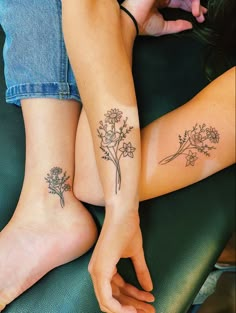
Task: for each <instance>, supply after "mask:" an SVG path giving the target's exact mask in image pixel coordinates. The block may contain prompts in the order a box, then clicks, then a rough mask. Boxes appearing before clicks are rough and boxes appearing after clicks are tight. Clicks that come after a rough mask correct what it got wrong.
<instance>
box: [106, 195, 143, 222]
mask: <svg viewBox="0 0 236 313" xmlns="http://www.w3.org/2000/svg"><path fill="white" fill-rule="evenodd" d="M123 198H124V199H126V200H125V201H124V200H123V201H121V200H120V199H109V200H105V210H106V215H108V216H117V217H119V216H123V215H128V214H132V213H137V212H138V209H139V197H138V196H135V197H134V198H133V199H129V200H127V198H126V197H123Z"/></svg>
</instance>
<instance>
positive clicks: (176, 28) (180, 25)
mask: <svg viewBox="0 0 236 313" xmlns="http://www.w3.org/2000/svg"><path fill="white" fill-rule="evenodd" d="M192 28H193V25H192V24H191V23H190V22H188V21H185V20H177V21H165V24H164V28H163V32H162V35H167V34H175V33H180V32H182V31H184V30H188V29H192Z"/></svg>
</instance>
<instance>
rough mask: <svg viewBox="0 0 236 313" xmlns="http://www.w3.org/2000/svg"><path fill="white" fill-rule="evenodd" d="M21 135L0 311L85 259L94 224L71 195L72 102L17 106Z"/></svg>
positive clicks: (0, 241) (75, 112) (1, 263)
mask: <svg viewBox="0 0 236 313" xmlns="http://www.w3.org/2000/svg"><path fill="white" fill-rule="evenodd" d="M22 109H23V115H24V122H25V130H26V164H25V178H24V184H23V188H22V193H21V196H20V200H19V202H18V205H17V208H16V211H15V213H14V215H13V217H12V219H11V221H10V222H9V224H8V225H7V226H6V227H5V228H4V229H3V231H2V232H1V233H0V251H1V253H0V311H1V310H2V309H3V308H4V306H5V305H7V304H9V303H10V302H11V301H13V300H14V299H15V298H16V297H17V296H19V295H20V294H21V293H22V292H24V291H25V290H26V289H28V288H29V287H30V286H32V285H33V284H34V283H35V282H36V281H37V280H39V279H40V278H41V277H42V276H44V275H45V274H46V273H47V272H49V271H50V270H51V269H53V268H55V267H57V266H59V265H62V264H64V263H67V262H69V261H71V260H73V259H75V258H78V257H79V256H81V255H82V254H84V253H85V252H86V251H87V250H88V249H89V248H90V247H91V246H92V245H93V244H94V242H95V240H96V237H97V229H96V226H95V223H94V221H93V219H92V217H91V215H90V214H89V213H88V211H87V210H86V209H85V208H84V206H83V205H82V204H81V203H80V202H79V201H78V200H77V199H76V198H75V197H74V194H73V192H72V185H73V178H74V152H75V151H74V147H75V134H76V127H77V123H78V118H79V113H80V107H79V105H78V103H77V102H76V101H72V100H70V101H64V100H56V99H27V100H23V101H22Z"/></svg>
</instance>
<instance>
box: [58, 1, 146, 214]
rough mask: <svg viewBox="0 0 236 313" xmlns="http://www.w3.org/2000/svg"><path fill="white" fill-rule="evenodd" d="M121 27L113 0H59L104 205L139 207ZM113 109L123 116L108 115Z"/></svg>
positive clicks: (136, 135)
mask: <svg viewBox="0 0 236 313" xmlns="http://www.w3.org/2000/svg"><path fill="white" fill-rule="evenodd" d="M120 29H121V25H120V10H119V7H118V5H117V3H116V2H115V1H111V0H104V1H97V2H95V3H94V1H89V0H87V1H76V0H70V1H64V2H63V30H64V36H65V41H66V46H67V50H68V54H69V57H70V61H71V64H72V67H73V70H74V73H75V76H76V80H77V83H78V86H79V90H80V94H81V98H82V101H83V105H84V108H85V111H86V114H87V117H88V121H89V125H90V129H91V133H92V137H93V143H94V150H95V156H96V161H97V165H98V171H99V174H100V178H101V181H102V185H103V189H104V196H105V204H106V207H107V208H109V207H114V206H115V207H117V208H119V210H120V211H122V209H124V210H129V209H130V210H137V208H138V181H139V173H140V131H139V119H138V111H137V105H136V97H135V91H134V85H133V78H132V71H131V66H130V59H129V57H128V54H127V50H126V49H125V45H124V40H123V37H122V33H121V31H120ZM112 109H117V110H119V112H122V116H121V115H119V116H118V117H117V118H116V119H112V118H110V119H109V112H111V110H112ZM108 111H109V112H108ZM116 112H118V111H116ZM105 114H108V115H106V116H105ZM110 115H111V114H110ZM111 117H112V116H111ZM126 118H127V123H126V124H127V125H125V126H124V120H126ZM101 122H102V124H101ZM113 122H114V123H113ZM106 127H107V128H106ZM129 127H132V128H129ZM121 128H122V129H121ZM122 134H124V135H125V138H122ZM110 135H111V136H110ZM109 136H110V137H109ZM109 140H110V141H109ZM109 142H110V143H109ZM124 143H126V144H127V145H126V146H125V145H124ZM129 143H131V147H134V148H135V150H134V149H132V148H130V145H129ZM122 149H123V150H122ZM102 157H105V159H104V158H102ZM118 161H119V162H118ZM91 179H92V178H91Z"/></svg>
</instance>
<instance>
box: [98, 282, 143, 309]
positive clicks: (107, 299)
mask: <svg viewBox="0 0 236 313" xmlns="http://www.w3.org/2000/svg"><path fill="white" fill-rule="evenodd" d="M92 280H93V284H94V289H95V294H96V297H97V300H98V303H99V306H100V309H101V311H102V312H106V313H113V312H116V313H137V311H136V309H135V308H134V307H131V306H122V305H121V303H120V302H119V301H117V300H116V299H115V298H114V297H113V295H112V286H111V283H110V281H109V280H106V279H102V278H101V277H100V278H92Z"/></svg>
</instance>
